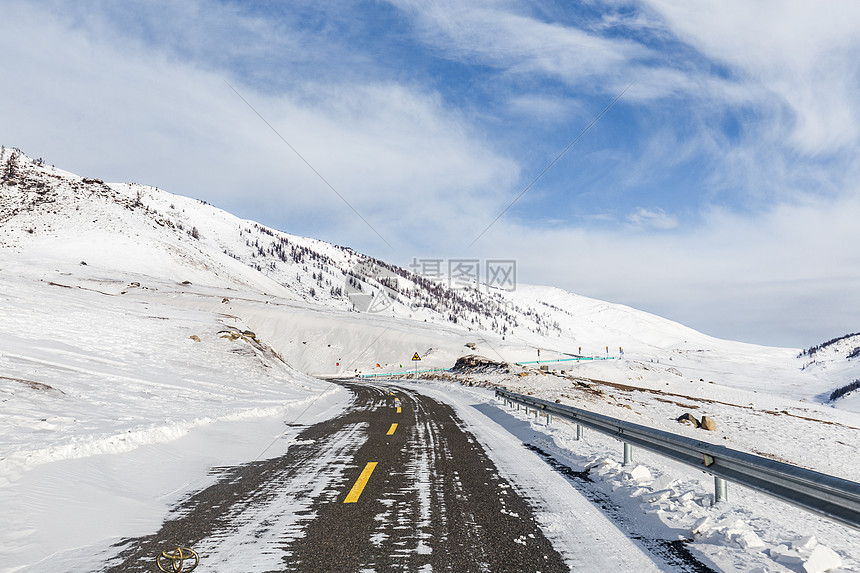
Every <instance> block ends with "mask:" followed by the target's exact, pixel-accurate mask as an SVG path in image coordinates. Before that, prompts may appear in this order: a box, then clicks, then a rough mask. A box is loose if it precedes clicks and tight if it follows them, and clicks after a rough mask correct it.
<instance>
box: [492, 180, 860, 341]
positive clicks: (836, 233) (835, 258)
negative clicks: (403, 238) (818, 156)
mask: <svg viewBox="0 0 860 573" xmlns="http://www.w3.org/2000/svg"><path fill="white" fill-rule="evenodd" d="M858 217H860V197H853V198H852V197H843V198H842V199H840V200H837V201H829V200H816V201H809V202H807V203H805V204H795V205H788V204H783V205H777V206H774V207H773V208H772V209H770V210H768V211H767V212H765V213H762V214H761V215H760V216H757V217H752V216H744V215H738V214H737V213H733V212H730V211H727V210H724V209H716V210H713V211H711V212H709V213H708V214H707V215H706V217H705V220H704V221H703V222H702V224H701V225H700V226H698V227H696V228H683V229H679V230H678V231H676V232H673V233H670V234H665V233H641V232H632V233H630V234H628V233H627V232H608V231H600V230H590V229H586V228H579V229H570V228H567V229H558V228H554V229H546V228H542V227H540V226H534V227H528V226H525V225H516V224H513V223H512V222H510V221H500V222H499V223H498V224H497V225H496V227H494V229H493V230H492V231H490V232H489V233H488V235H487V237H486V240H482V242H481V243H480V244H479V246H480V247H481V248H480V253H479V255H480V256H482V257H486V258H516V259H518V261H519V267H518V276H519V279H520V280H521V282H527V283H535V282H538V283H542V284H552V285H553V286H560V287H562V288H566V289H568V290H570V291H572V292H576V293H580V294H584V295H588V296H593V297H595V298H599V299H603V300H611V301H614V302H620V303H624V304H629V305H631V306H633V307H636V308H641V309H644V310H650V311H652V312H656V313H657V314H661V315H663V316H666V317H667V318H671V319H674V320H678V321H680V322H682V323H684V324H687V325H688V326H691V327H693V328H697V329H699V330H702V331H703V332H705V333H708V334H711V335H716V336H722V337H727V338H738V339H743V340H747V341H751V342H759V343H769V344H783V345H787V346H807V345H811V344H814V343H817V342H820V341H822V340H827V339H829V338H832V337H833V336H837V335H840V334H845V333H846V332H855V331H856V330H857V324H858V321H860V306H858V305H857V300H856V296H857V292H860V249H857V247H856V246H857V245H858V244H860V226H858V225H857V224H856V221H857V219H858Z"/></svg>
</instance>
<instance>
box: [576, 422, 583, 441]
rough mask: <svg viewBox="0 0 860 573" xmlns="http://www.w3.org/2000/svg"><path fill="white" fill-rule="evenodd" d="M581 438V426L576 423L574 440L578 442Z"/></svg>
mask: <svg viewBox="0 0 860 573" xmlns="http://www.w3.org/2000/svg"><path fill="white" fill-rule="evenodd" d="M581 439H582V426H580V425H579V424H577V425H576V441H577V442H578V441H579V440H581Z"/></svg>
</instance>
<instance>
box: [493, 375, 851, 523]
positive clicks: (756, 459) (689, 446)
mask: <svg viewBox="0 0 860 573" xmlns="http://www.w3.org/2000/svg"><path fill="white" fill-rule="evenodd" d="M496 396H497V397H500V398H502V399H504V400H506V401H507V402H509V403H510V404H511V405H513V404H522V405H524V406H526V408H527V410H528V409H529V408H532V409H534V410H535V415H536V416H537V413H538V412H543V413H545V414H546V415H547V422H548V423H549V422H551V421H552V416H558V417H560V418H563V419H566V420H569V421H571V422H574V423H576V424H577V439H579V438H580V437H581V436H582V426H585V427H587V428H591V429H593V430H597V431H598V432H601V433H603V434H606V435H608V436H612V437H614V438H616V439H618V440H620V441H622V442H624V462H625V465H626V464H627V463H629V462H630V461H631V460H632V446H639V447H642V448H645V449H647V450H650V451H652V452H656V453H658V454H661V455H663V456H666V457H667V458H671V459H673V460H676V461H679V462H682V463H684V464H687V465H689V466H692V467H694V468H697V469H700V470H702V471H704V472H706V473H709V474H711V475H713V476H714V484H715V488H716V495H715V502H719V501H721V500H723V499H725V498H726V484H725V480H728V481H731V482H734V483H738V484H740V485H743V486H746V487H749V488H752V489H754V490H757V491H760V492H762V493H766V494H768V495H771V496H773V497H776V498H778V499H781V500H783V501H786V502H788V503H791V504H794V505H796V506H798V507H801V508H803V509H806V510H808V511H811V512H813V513H817V514H819V515H823V516H825V517H828V518H830V519H833V520H835V521H838V522H840V523H843V524H845V525H849V526H851V527H854V528H857V529H860V483H857V482H853V481H849V480H846V479H842V478H838V477H834V476H831V475H827V474H823V473H819V472H816V471H812V470H808V469H805V468H801V467H798V466H794V465H791V464H787V463H784V462H778V461H775V460H771V459H768V458H765V457H761V456H756V455H753V454H748V453H746V452H740V451H737V450H733V449H730V448H727V447H725V446H719V445H716V444H711V443H708V442H702V441H700V440H696V439H693V438H688V437H686V436H678V435H676V434H673V433H671V432H666V431H663V430H657V429H654V428H649V427H648V426H642V425H639V424H634V423H632V422H627V421H625V420H619V419H616V418H612V417H610V416H604V415H602V414H595V413H593V412H589V411H588V410H582V409H580V408H574V407H572V406H566V405H563V404H556V403H555V402H548V401H546V400H541V399H539V398H534V397H532V396H524V395H522V394H515V393H513V392H508V391H507V390H505V389H496Z"/></svg>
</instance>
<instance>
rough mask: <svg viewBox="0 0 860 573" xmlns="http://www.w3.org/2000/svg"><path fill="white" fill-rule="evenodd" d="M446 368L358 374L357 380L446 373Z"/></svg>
mask: <svg viewBox="0 0 860 573" xmlns="http://www.w3.org/2000/svg"><path fill="white" fill-rule="evenodd" d="M447 371H448V368H428V369H427V370H401V371H400V372H386V373H384V374H359V375H358V376H359V378H387V377H390V376H409V375H410V374H424V373H425V372H447Z"/></svg>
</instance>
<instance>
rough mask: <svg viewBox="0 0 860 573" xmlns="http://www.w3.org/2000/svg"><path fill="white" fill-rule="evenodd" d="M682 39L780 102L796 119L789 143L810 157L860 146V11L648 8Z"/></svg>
mask: <svg viewBox="0 0 860 573" xmlns="http://www.w3.org/2000/svg"><path fill="white" fill-rule="evenodd" d="M644 2H646V3H647V4H649V5H650V6H651V7H653V8H654V9H655V10H656V11H657V12H659V13H660V14H661V15H662V16H663V17H664V18H665V19H666V21H667V22H668V24H669V26H670V27H671V29H672V30H673V31H674V32H675V33H676V34H678V36H679V37H681V38H682V39H684V40H685V41H687V42H689V43H690V44H691V45H693V46H695V47H697V48H698V49H699V50H701V51H702V52H703V53H705V54H707V55H708V56H709V57H711V58H714V59H716V60H718V61H720V62H724V63H726V64H728V65H730V66H731V67H732V68H733V69H734V70H736V71H738V72H739V73H740V74H741V75H742V77H743V78H744V79H745V80H746V81H749V82H755V83H760V84H761V85H763V86H765V87H766V88H767V89H768V90H770V91H772V92H773V93H774V94H776V95H777V96H778V97H779V98H780V99H781V101H783V102H784V103H785V105H786V106H787V107H788V108H789V109H790V110H791V113H792V114H793V125H792V126H791V130H790V136H791V141H792V143H793V145H794V146H795V148H796V149H798V150H800V151H803V152H806V153H824V152H832V151H834V150H836V149H838V148H840V147H842V146H845V145H852V146H856V144H857V142H858V137H860V114H858V111H857V106H856V100H857V98H856V94H857V91H858V88H860V65H858V60H857V57H856V54H857V53H860V35H858V33H857V30H858V29H860V4H858V3H857V2H853V1H851V0H841V1H834V2H826V3H821V2H805V1H802V0H794V1H782V0H767V1H764V2H748V1H746V0H730V1H724V2H718V3H703V2H695V3H694V2H688V1H686V0H644Z"/></svg>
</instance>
